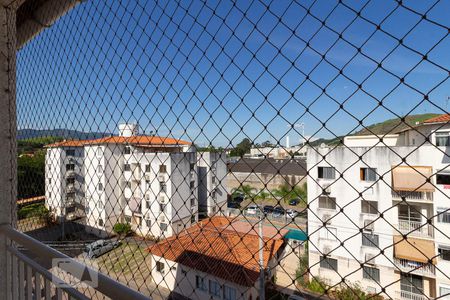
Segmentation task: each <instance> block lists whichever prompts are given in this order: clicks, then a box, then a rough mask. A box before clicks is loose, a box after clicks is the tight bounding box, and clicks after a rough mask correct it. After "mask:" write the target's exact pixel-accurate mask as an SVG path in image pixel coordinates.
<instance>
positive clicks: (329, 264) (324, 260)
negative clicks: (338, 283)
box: [320, 256, 338, 272]
mask: <svg viewBox="0 0 450 300" xmlns="http://www.w3.org/2000/svg"><path fill="white" fill-rule="evenodd" d="M320 267H321V268H324V269H329V270H334V271H336V272H337V270H338V261H337V259H334V258H331V257H327V256H321V257H320Z"/></svg>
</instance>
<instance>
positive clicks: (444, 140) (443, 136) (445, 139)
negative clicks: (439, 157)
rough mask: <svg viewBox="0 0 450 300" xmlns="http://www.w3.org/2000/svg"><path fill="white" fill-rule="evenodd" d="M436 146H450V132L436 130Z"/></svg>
mask: <svg viewBox="0 0 450 300" xmlns="http://www.w3.org/2000/svg"><path fill="white" fill-rule="evenodd" d="M436 146H450V132H436Z"/></svg>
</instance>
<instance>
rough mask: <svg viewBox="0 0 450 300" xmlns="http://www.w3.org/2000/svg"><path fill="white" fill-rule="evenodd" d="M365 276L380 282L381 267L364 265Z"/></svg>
mask: <svg viewBox="0 0 450 300" xmlns="http://www.w3.org/2000/svg"><path fill="white" fill-rule="evenodd" d="M363 278H365V279H369V280H373V281H376V282H380V269H377V268H373V267H369V266H363Z"/></svg>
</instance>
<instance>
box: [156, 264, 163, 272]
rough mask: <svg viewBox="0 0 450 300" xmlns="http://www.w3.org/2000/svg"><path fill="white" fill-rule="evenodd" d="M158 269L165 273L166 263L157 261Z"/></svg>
mask: <svg viewBox="0 0 450 300" xmlns="http://www.w3.org/2000/svg"><path fill="white" fill-rule="evenodd" d="M156 271H157V272H159V273H164V263H163V262H160V261H157V262H156Z"/></svg>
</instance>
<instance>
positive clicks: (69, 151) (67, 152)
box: [66, 149, 75, 156]
mask: <svg viewBox="0 0 450 300" xmlns="http://www.w3.org/2000/svg"><path fill="white" fill-rule="evenodd" d="M66 156H75V149H67V150H66Z"/></svg>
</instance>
